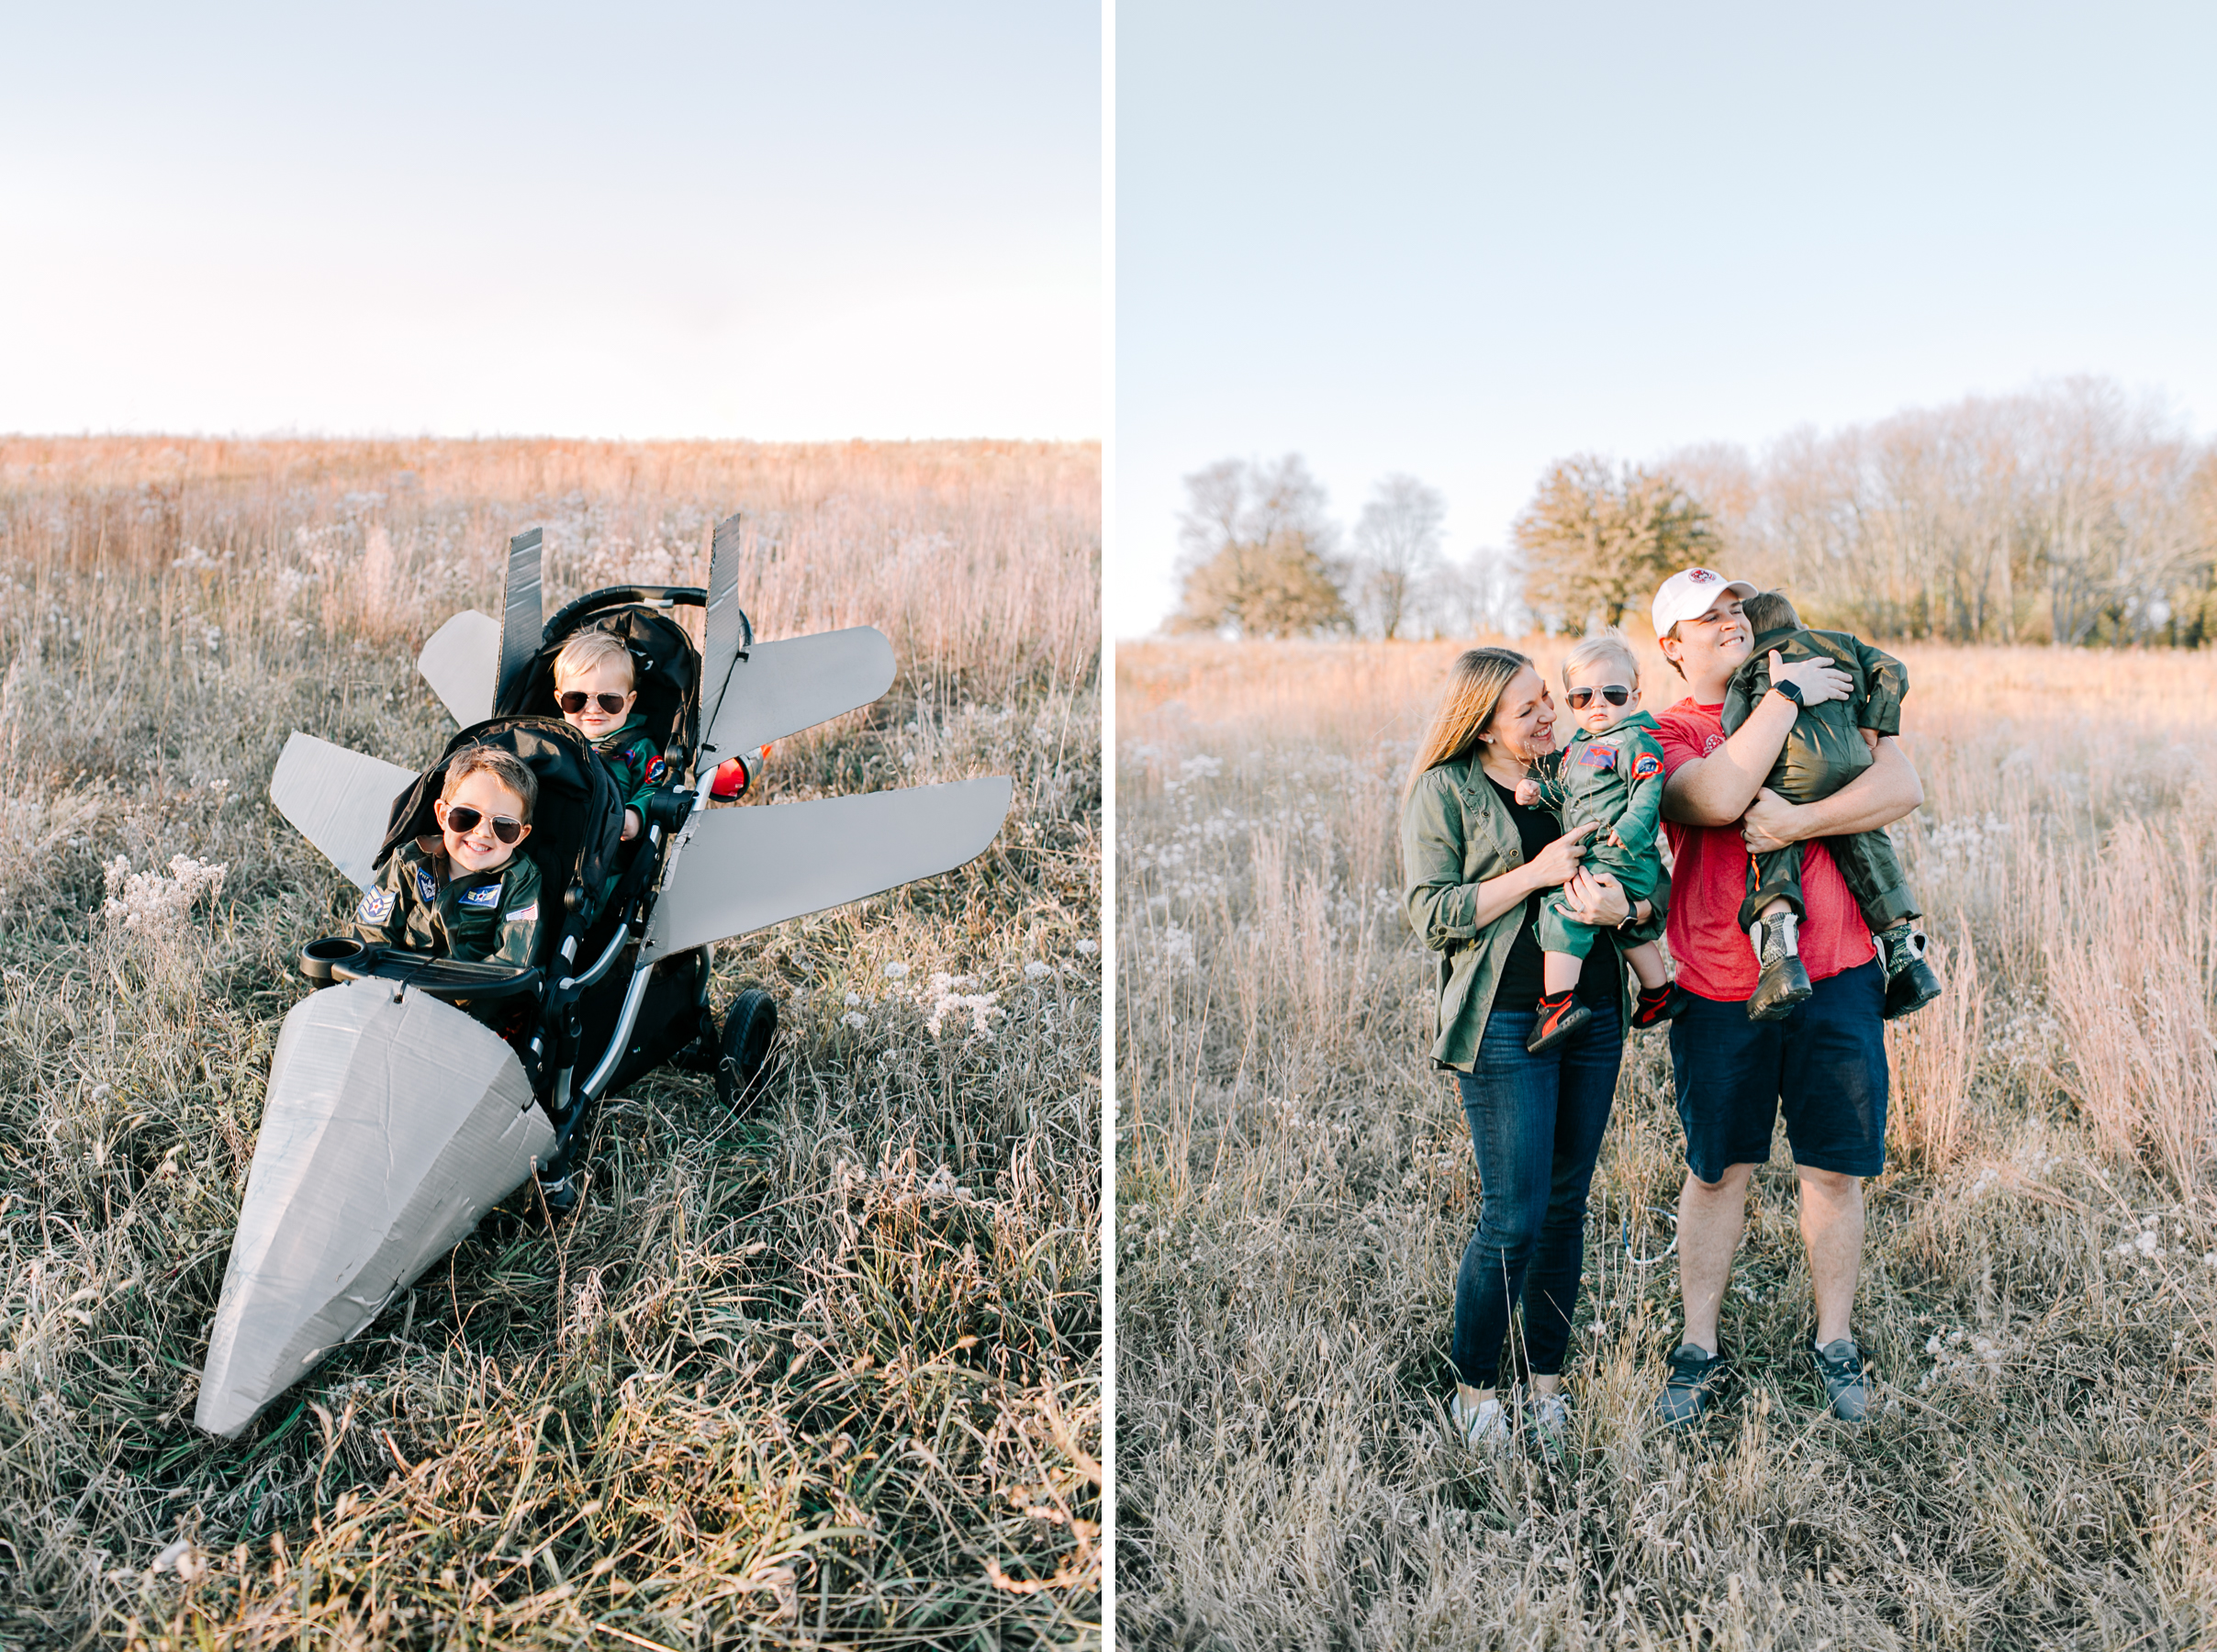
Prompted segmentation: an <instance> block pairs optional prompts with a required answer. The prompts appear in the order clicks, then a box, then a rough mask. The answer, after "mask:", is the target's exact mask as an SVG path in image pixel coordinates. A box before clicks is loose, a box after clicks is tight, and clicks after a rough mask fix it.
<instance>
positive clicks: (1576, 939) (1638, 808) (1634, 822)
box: [1538, 711, 1668, 958]
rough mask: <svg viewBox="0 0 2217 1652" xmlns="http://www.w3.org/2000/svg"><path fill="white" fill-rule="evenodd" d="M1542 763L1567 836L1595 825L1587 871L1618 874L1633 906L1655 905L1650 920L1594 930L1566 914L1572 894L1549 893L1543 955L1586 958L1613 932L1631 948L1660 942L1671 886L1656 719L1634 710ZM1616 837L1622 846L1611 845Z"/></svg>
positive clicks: (1547, 793) (1544, 785) (1544, 788)
mask: <svg viewBox="0 0 2217 1652" xmlns="http://www.w3.org/2000/svg"><path fill="white" fill-rule="evenodd" d="M1538 766H1539V770H1540V773H1539V775H1538V779H1539V781H1540V801H1542V802H1543V803H1545V804H1547V805H1548V806H1549V807H1550V808H1551V809H1555V810H1556V811H1557V812H1558V813H1559V814H1561V815H1562V829H1563V831H1565V832H1575V831H1576V830H1577V829H1578V828H1579V827H1581V826H1583V825H1584V824H1585V823H1586V822H1587V821H1588V820H1592V821H1594V822H1596V825H1595V829H1594V831H1593V832H1592V833H1591V834H1589V835H1588V836H1587V838H1586V840H1585V850H1586V854H1585V859H1584V861H1583V862H1581V863H1580V865H1582V866H1583V867H1584V870H1586V871H1588V872H1608V873H1612V874H1614V875H1615V876H1616V878H1617V881H1618V883H1620V884H1622V885H1623V886H1624V892H1625V894H1626V895H1627V896H1628V897H1629V899H1631V901H1632V903H1633V904H1634V905H1635V906H1636V905H1638V904H1639V903H1640V901H1642V900H1652V901H1654V905H1655V910H1653V911H1652V913H1650V914H1649V916H1648V921H1646V922H1645V923H1633V924H1627V925H1626V926H1625V927H1624V928H1623V929H1622V930H1596V929H1595V928H1594V927H1593V926H1592V925H1591V924H1586V923H1580V922H1579V921H1577V920H1576V919H1574V918H1571V917H1569V916H1567V915H1566V914H1565V913H1564V911H1563V908H1564V907H1565V905H1566V904H1567V903H1568V900H1569V897H1568V896H1566V895H1565V894H1564V893H1563V891H1562V889H1561V888H1560V887H1558V888H1555V889H1552V890H1550V891H1549V893H1548V896H1547V898H1546V899H1544V900H1542V901H1541V902H1540V923H1539V940H1540V951H1542V952H1551V953H1568V954H1571V955H1572V956H1573V957H1575V958H1583V957H1584V956H1585V954H1587V953H1588V952H1590V951H1592V950H1593V945H1594V937H1595V936H1596V935H1597V934H1607V935H1612V936H1614V937H1615V938H1616V939H1617V941H1618V943H1619V944H1621V945H1627V946H1637V945H1639V944H1640V943H1641V942H1643V941H1652V940H1654V939H1655V938H1656V937H1657V936H1659V935H1661V934H1662V933H1663V918H1664V916H1665V913H1664V910H1663V901H1662V900H1660V899H1656V896H1655V891H1656V889H1657V888H1658V887H1668V885H1667V884H1666V883H1665V882H1664V879H1663V852H1662V851H1661V850H1660V849H1658V848H1657V847H1656V846H1655V832H1656V831H1657V828H1658V827H1659V826H1660V824H1661V822H1662V820H1663V748H1662V747H1661V746H1660V745H1658V744H1656V743H1655V720H1654V719H1653V718H1652V717H1650V716H1649V715H1648V714H1647V713H1646V712H1644V711H1635V712H1633V713H1632V714H1631V715H1630V716H1629V717H1628V718H1626V719H1625V720H1623V721H1622V722H1619V723H1618V724H1617V725H1615V726H1614V727H1613V728H1608V729H1604V730H1603V731H1601V732H1600V733H1598V734H1596V733H1592V732H1590V731H1587V730H1584V729H1581V730H1579V731H1577V732H1576V733H1575V734H1573V735H1572V736H1571V743H1570V744H1569V745H1568V746H1567V747H1565V748H1564V749H1563V750H1562V751H1560V752H1551V753H1548V754H1547V755H1546V756H1545V757H1543V758H1541V759H1540V764H1539V765H1538ZM1611 832H1614V833H1615V834H1616V836H1617V838H1618V843H1610V842H1609V834H1610V833H1611Z"/></svg>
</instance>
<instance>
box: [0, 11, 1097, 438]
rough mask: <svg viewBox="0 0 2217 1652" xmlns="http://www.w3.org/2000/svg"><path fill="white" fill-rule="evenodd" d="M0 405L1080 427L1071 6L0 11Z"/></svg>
mask: <svg viewBox="0 0 2217 1652" xmlns="http://www.w3.org/2000/svg"><path fill="white" fill-rule="evenodd" d="M0 63H5V64H6V69H7V90H6V95H4V96H0V430H9V431H18V432H76V431H112V430H127V431H129V430H162V431H174V432H204V433H217V434H222V433H234V432H236V433H248V434H261V433H273V432H282V431H297V432H300V433H303V434H318V433H326V434H394V435H411V434H434V435H472V434H487V435H489V434H495V433H500V434H554V435H570V436H612V437H634V438H644V437H704V436H705V437H753V438H761V439H808V438H833V439H845V438H849V437H874V438H903V437H968V436H997V437H1052V438H1094V437H1099V436H1100V435H1101V434H1102V433H1103V430H1104V429H1105V424H1106V417H1105V410H1104V407H1103V350H1102V338H1103V330H1102V329H1103V316H1102V303H1103V296H1102V286H1103V267H1102V256H1103V235H1102V184H1101V178H1102V137H1101V132H1102V102H1101V85H1102V67H1103V64H1102V14H1101V11H1100V8H1099V6H1098V5H1097V4H1072V3H1069V0H960V3H958V4H937V5H933V6H902V5H895V4H890V3H880V4H862V3H856V0H845V3H842V0H830V3H827V4H823V5H812V6H791V5H770V4H689V5H679V4H656V3H655V0H644V3H641V4H633V5H629V6H607V5H594V6H588V5H576V4H566V5H565V4H561V3H559V0H552V3H542V4H535V5H531V6H524V5H521V4H514V5H488V4H484V3H482V0H458V3H457V0H448V3H442V4H440V5H436V6H432V5H423V4H412V3H403V4H397V5H393V4H388V5H385V6H376V7H371V8H363V7H333V6H298V5H292V4H269V5H251V4H235V3H227V0H218V3H217V4H214V5H209V6H190V7H186V6H154V5H103V6H30V5H11V6H6V7H5V8H0Z"/></svg>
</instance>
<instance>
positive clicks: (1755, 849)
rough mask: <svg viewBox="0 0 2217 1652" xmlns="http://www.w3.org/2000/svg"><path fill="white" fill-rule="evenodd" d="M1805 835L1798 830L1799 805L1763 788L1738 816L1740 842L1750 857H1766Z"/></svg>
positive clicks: (1799, 823)
mask: <svg viewBox="0 0 2217 1652" xmlns="http://www.w3.org/2000/svg"><path fill="white" fill-rule="evenodd" d="M1808 835H1809V834H1808V832H1805V831H1803V830H1802V829H1801V805H1800V804H1798V803H1789V802H1787V801H1786V799H1785V798H1782V797H1780V796H1779V795H1778V794H1777V793H1776V792H1775V791H1773V790H1772V789H1771V788H1770V787H1767V786H1766V787H1764V788H1763V789H1762V790H1761V791H1758V792H1757V793H1756V794H1755V800H1754V801H1753V802H1752V803H1751V804H1749V805H1748V809H1747V813H1746V814H1744V815H1742V816H1741V817H1740V841H1741V843H1745V844H1746V845H1747V852H1748V853H1749V854H1770V853H1771V851H1773V850H1774V849H1784V848H1786V847H1787V846H1789V845H1790V844H1794V843H1799V842H1801V840H1802V839H1803V838H1805V837H1808Z"/></svg>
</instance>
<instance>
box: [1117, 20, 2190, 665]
mask: <svg viewBox="0 0 2217 1652" xmlns="http://www.w3.org/2000/svg"><path fill="white" fill-rule="evenodd" d="M1116 28H1117V59H1116V81H1117V93H1116V95H1117V109H1116V118H1117V133H1116V141H1117V154H1116V167H1117V172H1116V237H1117V244H1116V259H1117V267H1116V296H1117V317H1116V326H1117V333H1116V401H1117V406H1116V415H1115V418H1116V442H1117V453H1116V474H1117V484H1116V489H1117V497H1116V511H1117V528H1118V531H1117V554H1116V557H1115V559H1114V563H1113V564H1112V575H1111V591H1110V608H1109V612H1110V621H1111V624H1112V627H1113V628H1114V631H1115V632H1116V633H1117V634H1119V635H1125V636H1131V635H1138V634H1143V633H1145V632H1146V631H1148V630H1150V629H1151V628H1152V627H1153V626H1154V625H1155V623H1156V622H1157V621H1158V620H1159V619H1160V617H1161V616H1162V614H1163V613H1164V612H1165V611H1166V610H1167V609H1168V608H1170V607H1171V606H1172V605H1173V604H1174V601H1175V595H1176V593H1175V588H1174V585H1173V582H1172V579H1171V575H1170V564H1171V561H1172V559H1173V557H1174V556H1175V554H1176V520H1175V519H1176V513H1177V511H1178V508H1179V507H1180V505H1181V503H1182V500H1183V497H1184V495H1183V489H1182V486H1181V482H1180V478H1181V475H1183V474H1185V473H1187V472H1190V471H1192V470H1196V469H1198V468H1200V467H1201V466H1202V465H1204V464H1206V463H1209V462H1211V461H1213V460H1215V459H1218V458H1224V457H1231V456H1253V455H1261V456H1270V455H1275V454H1278V453H1281V452H1288V451H1294V452H1301V453H1303V454H1305V455H1306V456H1307V458H1308V460H1309V461H1310V463H1311V466H1312V468H1313V469H1315V470H1316V473H1317V474H1318V475H1319V476H1320V477H1322V479H1323V480H1324V481H1325V483H1326V484H1327V486H1328V487H1329V489H1330V492H1331V495H1332V507H1333V509H1334V512H1335V514H1337V515H1338V517H1339V519H1341V520H1342V521H1343V522H1351V521H1352V520H1353V519H1354V517H1355V515H1356V514H1357V513H1358V511H1359V510H1360V507H1361V504H1362V501H1363V499H1364V497H1366V496H1367V495H1368V493H1369V490H1370V487H1371V486H1372V483H1373V482H1374V481H1375V480H1376V479H1377V478H1378V477H1380V476H1382V475H1383V474H1386V473H1387V472H1389V471H1395V470H1404V471H1409V472H1413V473H1414V474H1417V475H1419V476H1421V477H1423V478H1424V479H1425V480H1427V481H1428V482H1430V483H1432V484H1433V485H1434V486H1438V487H1439V488H1441V489H1442V490H1443V491H1444V492H1445V493H1446V495H1447V497H1448V500H1449V505H1450V518H1449V530H1450V547H1449V548H1450V552H1451V553H1453V554H1455V555H1457V556H1461V555H1464V554H1467V553H1469V552H1470V551H1471V550H1472V549H1474V548H1475V547H1477V546H1480V545H1485V544H1501V543H1505V542H1506V540H1507V537H1508V529H1509V523H1510V521H1511V519H1513V518H1514V517H1515V516H1516V514H1517V511H1518V510H1519V509H1521V508H1522V507H1523V506H1524V504H1525V503H1526V502H1527V501H1528V499H1529V498H1530V497H1531V494H1532V492H1533V489H1534V487H1535V486H1536V485H1537V483H1538V480H1539V478H1540V474H1541V472H1542V470H1543V469H1544V467H1545V466H1546V464H1547V463H1549V462H1550V461H1551V460H1552V459H1555V458H1557V457H1561V456H1563V455H1566V454H1569V453H1573V452H1580V451H1588V450H1590V451H1597V452H1605V453H1612V454H1615V455H1617V456H1618V457H1620V458H1644V457H1652V456H1655V455H1658V454H1660V453H1662V452H1666V451H1668V450H1670V449H1672V448H1674V447H1678V446H1682V445H1685V444H1687V443H1690V442H1696V441H1710V440H1724V441H1739V442H1743V443H1746V444H1748V445H1750V446H1751V447H1759V446H1760V445H1761V444H1762V443H1763V442H1764V441H1766V440H1768V439H1770V438H1773V437H1775V436H1777V435H1779V434H1781V433H1783V432H1784V431H1786V430H1787V429H1789V428H1790V427H1792V426H1795V425H1797V424H1803V423H1810V424H1815V425H1818V426H1820V427H1822V428H1831V427H1835V426H1838V425H1841V424H1844V423H1849V422H1855V421H1861V420H1865V419H1875V418H1879V417H1883V416H1884V415H1886V414H1887V413H1890V412H1892V411H1894V410H1896V409H1898V408H1900V407H1905V406H1912V405H1931V404H1936V403H1942V402H1947V401H1953V400H1954V399H1956V398H1958V397H1961V396H1965V395H1967V394H1970V393H1973V392H2005V391H2010V390H2014V389H2018V388H2021V387H2024V386H2026V385H2029V384H2031V383H2032V381H2033V380H2035V379H2036V378H2040V377H2055V376H2061V375H2065V374H2077V373H2092V374H2106V375H2109V376H2111V377H2113V378H2115V379H2117V380H2118V381H2120V382H2121V383H2122V384H2124V385H2126V386H2128V387H2129V388H2132V389H2134V390H2154V391H2156V392H2159V393H2162V394H2163V395H2165V396H2168V397H2169V398H2170V400H2171V402H2172V403H2173V405H2174V406H2175V407H2176V408H2177V410H2178V414H2179V415H2180V417H2181V419H2183V420H2184V421H2185V422H2186V423H2187V424H2188V426H2189V428H2191V429H2193V430H2198V431H2199V432H2200V433H2201V434H2203V435H2208V434H2210V433H2211V430H2213V429H2217V322H2213V319H2212V305H2213V304H2217V299H2212V296H2211V295H2212V294H2217V98H2212V97H2211V95H2210V92H2209V73H2210V68H2211V64H2212V63H2217V8H2211V7H2208V6H2188V5H2174V6H2144V5H2131V4H2124V5H2111V6H2067V7H2066V6H2024V5H2015V6H1946V5H1940V6H1935V5H1931V4H1925V5H1918V6H1902V5H1865V6H1853V7H1848V6H1827V7H1821V8H1820V7H1814V6H1776V5H1760V6H1758V5H1743V6H1714V5H1712V6H1652V5H1624V4H1611V5H1585V6H1529V5H1519V6H1505V5H1484V6H1465V5H1456V6H1444V5H1413V4H1402V5H1392V4H1387V5H1376V4H1373V5H1371V6H1362V7H1350V6H1341V5H1328V6H1327V5H1321V4H1271V5H1267V6H1266V5H1260V4H1234V3H1230V0H1207V3H1205V4H1199V5H1196V4H1193V3H1192V0H1181V3H1180V4H1176V5H1172V4H1170V3H1168V0H1121V4H1120V5H1119V6H1118V8H1117V17H1116Z"/></svg>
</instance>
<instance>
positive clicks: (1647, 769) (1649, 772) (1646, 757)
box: [1632, 752, 1663, 780]
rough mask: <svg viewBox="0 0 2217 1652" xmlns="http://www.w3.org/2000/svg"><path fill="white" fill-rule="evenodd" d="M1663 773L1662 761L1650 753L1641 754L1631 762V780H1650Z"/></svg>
mask: <svg viewBox="0 0 2217 1652" xmlns="http://www.w3.org/2000/svg"><path fill="white" fill-rule="evenodd" d="M1661 773H1663V759H1662V758H1660V757H1658V756H1656V755H1655V753H1652V752H1642V753H1640V755H1639V756H1637V757H1635V758H1634V759H1633V760H1632V778H1633V779H1635V780H1652V779H1653V778H1654V777H1655V776H1657V775H1660V774H1661Z"/></svg>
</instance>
